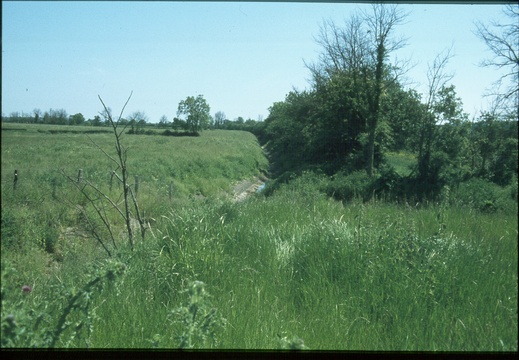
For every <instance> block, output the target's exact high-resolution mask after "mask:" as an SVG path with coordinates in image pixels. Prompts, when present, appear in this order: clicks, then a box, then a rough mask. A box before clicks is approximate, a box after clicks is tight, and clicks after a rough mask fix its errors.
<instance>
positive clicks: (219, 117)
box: [214, 111, 225, 129]
mask: <svg viewBox="0 0 519 360" xmlns="http://www.w3.org/2000/svg"><path fill="white" fill-rule="evenodd" d="M224 120H225V113H224V112H222V111H218V112H217V113H216V114H214V127H215V128H216V129H220V128H221V127H222V125H223V122H224Z"/></svg>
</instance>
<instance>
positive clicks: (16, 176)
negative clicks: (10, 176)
mask: <svg viewBox="0 0 519 360" xmlns="http://www.w3.org/2000/svg"><path fill="white" fill-rule="evenodd" d="M17 184H18V170H15V171H14V181H13V191H16V185H17Z"/></svg>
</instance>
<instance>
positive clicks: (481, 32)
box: [475, 4, 519, 118]
mask: <svg viewBox="0 0 519 360" xmlns="http://www.w3.org/2000/svg"><path fill="white" fill-rule="evenodd" d="M504 13H505V15H507V16H508V18H509V19H510V23H508V24H499V23H497V22H492V23H491V24H492V26H493V28H494V29H490V28H489V27H488V26H486V25H484V24H483V23H481V22H477V23H476V31H475V34H476V35H477V36H478V37H479V38H480V39H481V40H483V41H484V42H485V44H486V45H487V46H488V48H489V49H490V51H492V53H493V57H492V58H491V59H487V60H484V61H483V62H481V66H487V67H494V68H496V69H503V68H505V69H507V72H506V74H504V75H502V76H501V77H500V78H499V79H498V80H497V81H496V83H495V84H494V90H493V91H491V92H490V94H489V95H494V96H496V97H497V99H498V101H499V102H500V103H502V104H503V106H504V107H505V109H507V111H508V112H510V111H511V112H513V113H514V115H515V118H519V7H518V6H517V4H508V5H507V6H506V8H505V9H504ZM505 83H508V84H505ZM503 85H504V87H505V88H504V89H502V86H503Z"/></svg>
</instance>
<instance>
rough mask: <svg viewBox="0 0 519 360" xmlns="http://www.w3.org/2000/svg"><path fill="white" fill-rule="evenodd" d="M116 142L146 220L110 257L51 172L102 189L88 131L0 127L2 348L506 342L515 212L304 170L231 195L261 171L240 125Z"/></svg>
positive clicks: (458, 346) (101, 168) (452, 346)
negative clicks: (327, 184) (358, 187)
mask: <svg viewBox="0 0 519 360" xmlns="http://www.w3.org/2000/svg"><path fill="white" fill-rule="evenodd" d="M38 129H39V128H38ZM91 137H92V139H93V140H94V141H96V142H97V143H98V144H100V145H101V146H103V147H104V148H106V149H110V146H113V145H112V142H111V137H110V136H109V135H108V134H92V135H91ZM123 141H124V142H125V144H126V145H129V146H130V151H129V157H128V166H129V171H130V172H131V173H132V174H138V175H139V177H140V179H142V180H141V186H142V191H141V190H139V196H140V198H139V200H140V201H141V208H142V209H143V211H145V212H146V213H147V214H150V216H152V217H153V218H154V219H155V221H154V223H153V224H152V227H151V230H150V231H149V232H148V235H147V237H146V239H145V241H144V242H138V243H137V244H136V247H135V249H134V251H133V252H132V251H130V250H129V249H128V248H127V246H125V242H124V241H121V244H119V248H118V249H119V250H118V251H117V253H116V255H115V256H113V257H112V258H110V259H108V257H107V255H106V254H105V253H104V252H103V251H102V249H100V246H99V245H98V244H97V243H96V242H95V241H94V240H93V239H91V238H90V237H89V234H87V233H84V232H81V231H76V230H78V229H79V226H80V224H81V221H80V219H78V217H77V214H76V213H75V212H74V209H73V207H71V206H70V205H67V203H66V202H65V201H64V199H66V200H67V202H69V203H77V202H81V197H80V196H79V195H78V194H76V193H75V192H74V191H73V188H71V187H70V186H68V185H67V183H66V182H65V181H64V180H63V179H61V178H60V176H61V175H60V174H59V173H58V172H57V169H58V168H64V169H65V171H66V172H68V173H71V174H73V175H75V174H76V173H77V169H78V168H82V169H84V174H85V175H84V176H85V177H89V178H90V179H92V181H97V182H99V183H102V182H104V181H107V174H108V171H109V170H110V163H109V161H107V160H106V158H104V157H103V156H102V155H100V154H99V150H97V149H96V148H95V147H94V146H93V144H92V143H91V142H90V140H88V138H86V137H85V135H81V134H77V135H76V134H73V135H71V134H50V133H41V132H38V131H37V128H28V130H26V131H5V132H4V131H2V346H3V347H32V346H36V347H43V346H50V345H52V346H57V347H71V348H77V347H80V348H84V347H92V348H153V347H155V348H178V347H185V348H218V349H280V348H304V349H313V350H325V349H327V350H329V349H340V350H384V351H389V350H397V351H517V347H518V341H517V338H518V313H517V305H518V303H517V300H518V275H517V274H518V241H517V236H518V232H517V229H518V221H517V206H516V207H515V211H512V212H509V213H506V212H502V211H501V212H495V213H484V212H481V211H478V210H477V209H476V208H473V207H469V206H462V205H459V206H455V205H452V203H451V202H449V203H447V202H439V203H437V204H429V205H427V206H408V205H406V206H404V205H395V204H390V203H384V202H378V201H371V202H366V203H364V202H362V201H360V200H359V199H353V200H352V201H350V202H344V203H343V202H339V201H335V200H332V199H330V198H329V197H328V196H326V195H325V194H323V193H322V192H321V191H320V190H319V185H318V184H316V182H315V181H312V179H311V178H310V177H305V176H303V177H301V178H298V179H296V180H294V181H292V182H290V183H289V184H287V185H281V186H280V187H279V188H278V189H277V190H276V191H274V192H273V193H272V195H270V196H268V197H265V196H263V195H261V194H257V195H254V196H252V197H251V198H249V199H247V200H246V201H243V202H239V203H234V202H232V201H231V200H230V199H228V198H227V197H226V196H223V195H222V194H223V193H225V192H228V191H229V189H230V185H231V184H232V183H233V182H234V181H236V180H239V179H243V178H247V177H250V176H253V175H255V174H258V173H259V172H260V171H261V170H262V169H265V168H266V167H267V163H266V160H265V158H264V157H263V155H262V153H261V149H260V148H259V146H258V145H257V143H256V141H255V138H254V137H253V136H252V135H250V134H248V133H243V132H231V131H228V132H225V131H206V132H204V133H203V134H202V136H201V137H197V138H167V137H166V138H161V137H157V136H127V137H124V138H123ZM395 156H396V155H395ZM397 160H398V159H396V160H395V161H397ZM14 169H17V170H19V173H20V178H21V180H20V183H19V187H18V189H17V191H16V193H14V194H13V188H12V173H13V171H14ZM154 179H156V180H154ZM171 181H172V182H173V183H174V186H175V189H176V192H175V196H174V199H173V201H171V202H169V199H168V195H167V188H166V186H167V184H168V183H169V182H171ZM53 184H55V185H53ZM161 184H162V185H161ZM53 186H55V187H56V190H55V194H54V196H52V191H53ZM103 186H104V188H105V189H108V184H105V185H103ZM107 191H108V190H107ZM112 191H115V190H112ZM49 243H50V244H51V245H52V246H49V245H48V244H49ZM23 285H27V286H30V287H31V291H28V289H27V288H26V289H25V291H23V290H22V286H23Z"/></svg>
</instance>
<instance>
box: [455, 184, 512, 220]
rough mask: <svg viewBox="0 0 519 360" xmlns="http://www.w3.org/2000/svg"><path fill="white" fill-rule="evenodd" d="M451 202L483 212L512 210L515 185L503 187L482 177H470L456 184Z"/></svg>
mask: <svg viewBox="0 0 519 360" xmlns="http://www.w3.org/2000/svg"><path fill="white" fill-rule="evenodd" d="M514 196H515V199H514ZM452 202H454V203H455V204H456V205H461V206H470V207H472V208H474V209H476V210H479V211H481V212H485V213H493V212H496V211H506V212H509V211H514V209H516V208H517V186H515V187H514V184H512V185H510V186H509V187H505V188H503V187H500V186H499V185H496V184H494V183H492V182H490V181H487V180H484V179H479V178H472V179H470V180H468V181H466V182H463V183H461V184H460V185H459V186H458V188H457V189H456V190H455V191H454V192H453V196H452ZM515 211H516V210H515Z"/></svg>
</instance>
